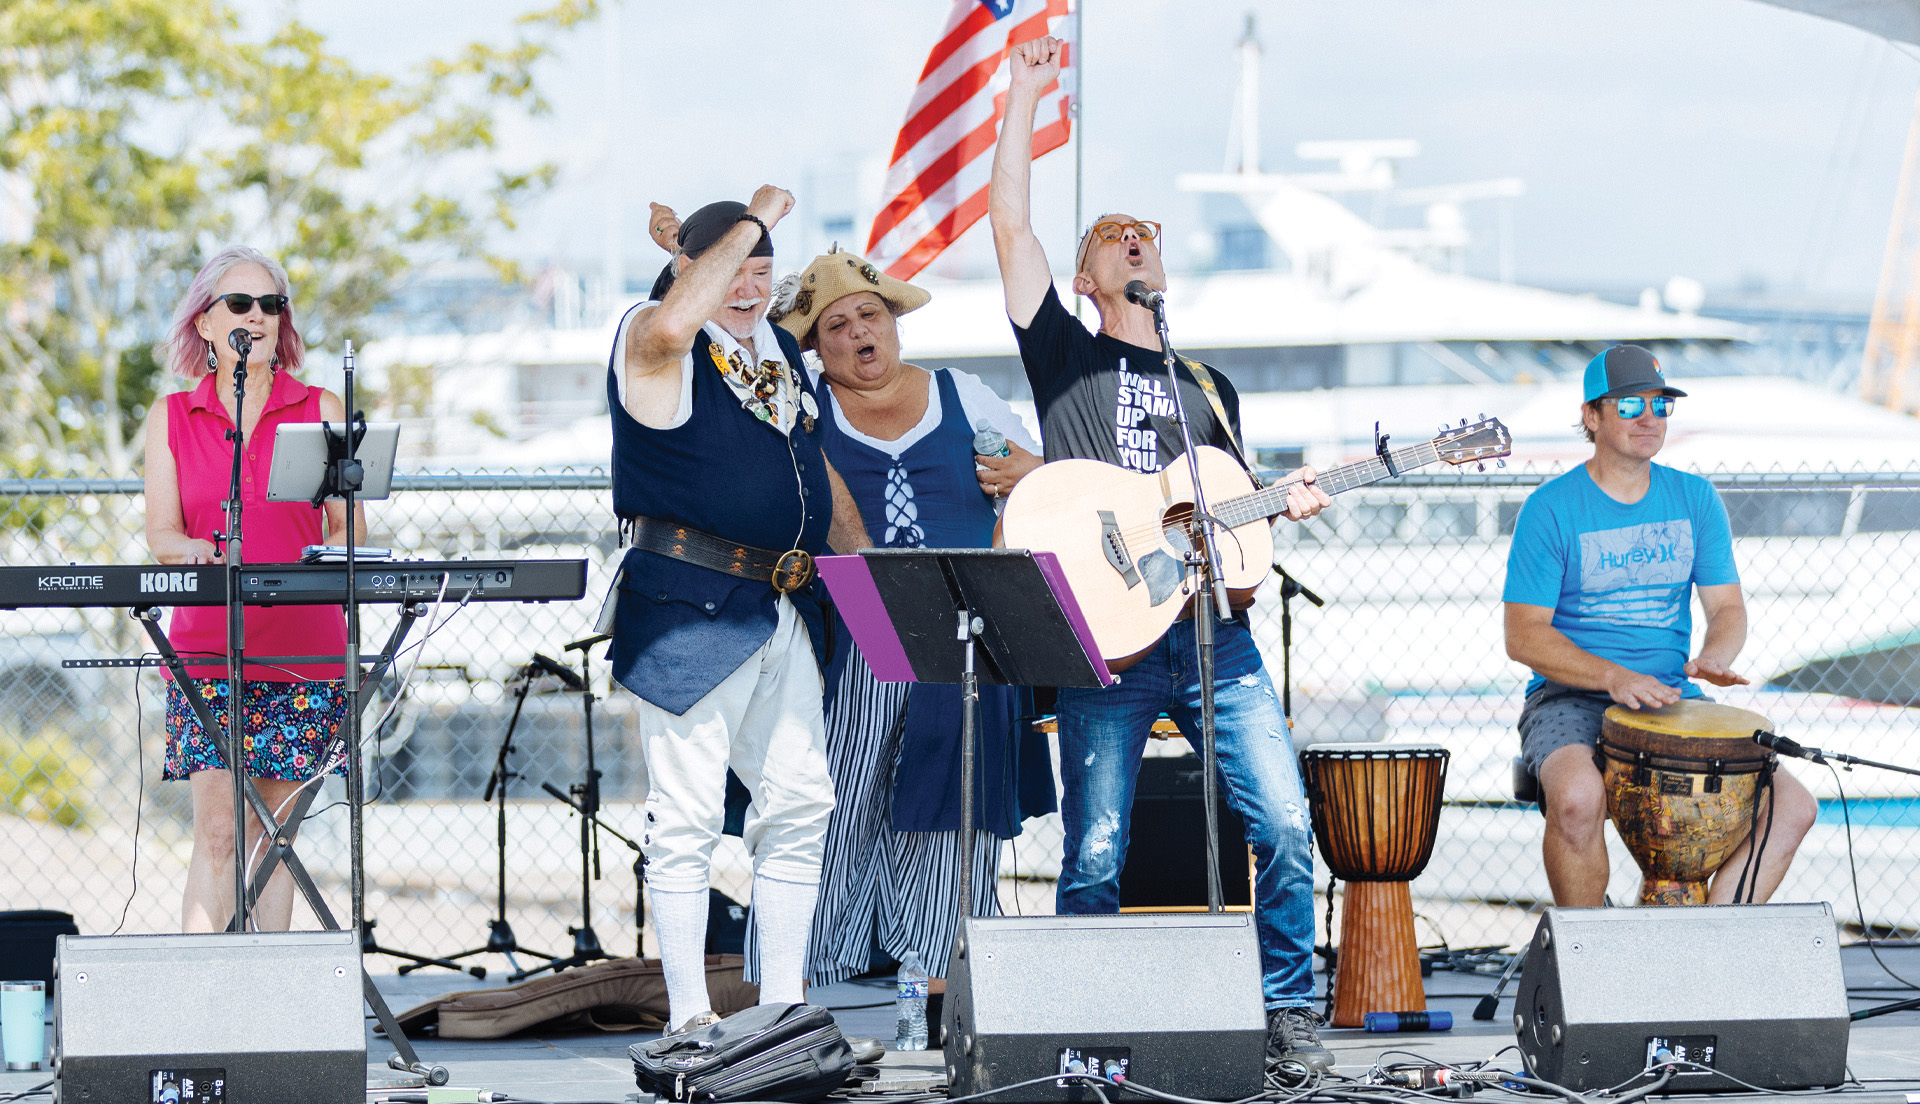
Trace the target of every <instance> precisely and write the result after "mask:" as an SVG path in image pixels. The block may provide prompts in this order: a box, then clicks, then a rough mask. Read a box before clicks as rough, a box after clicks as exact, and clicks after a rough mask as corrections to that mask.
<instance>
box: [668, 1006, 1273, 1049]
mask: <svg viewBox="0 0 1920 1104" xmlns="http://www.w3.org/2000/svg"><path fill="white" fill-rule="evenodd" d="M719 1022H720V1014H719V1013H718V1012H712V1011H708V1012H702V1013H700V1014H699V1015H698V1016H694V1017H691V1018H690V1019H688V1020H687V1022H686V1023H683V1024H681V1025H680V1026H679V1027H676V1028H674V1029H673V1030H671V1031H669V1032H667V1033H666V1034H667V1035H668V1036H673V1035H685V1034H686V1033H687V1032H689V1031H698V1030H700V1029H701V1028H703V1027H712V1026H713V1025H714V1024H717V1023H719ZM1268 1048H1269V1050H1271V1048H1272V1044H1268Z"/></svg>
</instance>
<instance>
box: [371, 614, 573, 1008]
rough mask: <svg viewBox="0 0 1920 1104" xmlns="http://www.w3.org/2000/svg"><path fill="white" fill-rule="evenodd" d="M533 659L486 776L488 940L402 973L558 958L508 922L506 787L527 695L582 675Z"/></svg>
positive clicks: (475, 970) (480, 973)
mask: <svg viewBox="0 0 1920 1104" xmlns="http://www.w3.org/2000/svg"><path fill="white" fill-rule="evenodd" d="M533 660H534V661H533V662H532V663H529V664H527V665H526V666H525V667H522V668H520V670H519V673H518V674H516V675H515V676H514V681H516V682H518V683H519V684H520V685H519V687H518V688H516V689H515V690H514V692H513V715H512V716H511V717H509V718H508V719H507V731H506V735H504V736H502V737H501V738H500V750H499V751H498V752H497V753H496V754H495V755H494V759H493V773H492V774H490V775H488V776H487V791H486V793H485V794H484V795H483V796H482V797H481V800H482V801H494V799H495V798H498V799H499V800H498V801H497V802H496V804H495V811H496V814H497V820H496V826H497V830H496V832H495V840H494V847H495V855H496V857H497V858H498V860H499V870H498V877H499V880H498V881H497V882H496V883H495V890H496V892H497V897H496V899H495V910H494V914H493V919H491V920H489V921H487V942H486V944H485V945H484V946H479V947H475V948H473V949H471V950H466V951H461V952H459V953H457V954H450V955H448V956H446V958H444V959H436V960H434V961H432V962H420V963H412V964H409V965H406V966H402V967H400V970H399V972H400V973H403V974H404V973H407V972H409V971H412V970H417V969H419V968H420V967H421V966H437V965H441V964H442V963H446V962H455V961H458V960H459V959H463V958H472V957H473V956H475V955H483V954H497V955H505V956H506V959H507V965H508V967H509V968H510V969H512V970H515V971H518V970H519V969H520V962H519V960H518V959H516V958H515V957H514V955H516V954H523V955H529V956H531V957H534V958H541V959H545V960H547V961H548V962H552V961H553V960H554V959H555V958H558V957H559V956H558V955H550V954H548V953H547V952H545V951H536V950H534V949H533V948H531V947H522V946H521V945H520V941H519V939H518V938H516V937H515V935H514V933H513V925H512V924H511V923H509V922H508V921H507V787H508V786H509V785H510V784H511V783H512V782H513V780H514V779H516V778H519V777H521V775H520V772H518V771H516V770H514V769H513V765H512V758H513V732H514V729H516V728H518V727H519V725H520V711H521V709H523V708H525V706H526V704H527V695H528V694H529V693H531V692H532V691H533V684H534V683H535V682H536V681H537V680H538V679H539V678H540V677H541V675H543V674H554V675H555V676H556V677H558V678H559V679H560V680H561V682H563V683H565V684H566V685H567V686H569V687H572V688H575V689H581V688H583V687H582V686H581V684H580V676H579V675H576V674H574V673H573V671H572V670H570V669H568V668H566V667H562V666H561V665H560V664H557V663H554V662H553V660H551V659H548V658H547V657H546V656H543V655H540V654H539V653H538V652H536V653H534V657H533ZM543 661H544V662H543ZM556 669H557V670H556ZM468 972H469V973H471V974H473V976H475V977H481V978H483V977H486V976H487V970H486V967H484V966H471V967H468Z"/></svg>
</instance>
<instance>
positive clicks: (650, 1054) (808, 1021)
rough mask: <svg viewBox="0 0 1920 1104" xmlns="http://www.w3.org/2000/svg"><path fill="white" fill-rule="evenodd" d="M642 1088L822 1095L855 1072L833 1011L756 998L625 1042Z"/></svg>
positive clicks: (693, 1098)
mask: <svg viewBox="0 0 1920 1104" xmlns="http://www.w3.org/2000/svg"><path fill="white" fill-rule="evenodd" d="M627 1053H628V1054H629V1055H630V1056H632V1058H633V1073H634V1078H635V1080H637V1081H638V1082H639V1084H640V1087H641V1088H642V1089H645V1090H646V1091H648V1092H650V1093H653V1094H655V1095H656V1096H660V1097H662V1098H664V1099H667V1100H674V1101H689V1102H698V1104H710V1102H711V1104H725V1102H727V1101H732V1100H785V1101H802V1102H804V1101H816V1100H824V1099H826V1096H827V1094H828V1093H831V1092H833V1091H834V1090H835V1089H838V1088H839V1087H840V1086H842V1085H844V1084H845V1083H846V1080H847V1076H848V1075H849V1074H851V1073H852V1072H853V1067H854V1063H853V1052H852V1051H851V1050H850V1049H849V1048H848V1046H847V1040H846V1038H845V1037H844V1036H842V1035H841V1034H840V1025H838V1024H836V1023H835V1022H834V1020H833V1014H832V1013H830V1012H828V1011H827V1010H826V1009H824V1008H821V1007H819V1006H817V1005H812V1004H760V1005H755V1006H754V1007H752V1008H749V1009H747V1010H745V1011H743V1012H736V1013H734V1014H733V1015H731V1016H728V1017H727V1018H726V1019H724V1020H721V1021H720V1022H719V1023H717V1024H711V1025H709V1026H707V1027H703V1028H701V1029H699V1030H698V1031H689V1032H687V1033H686V1034H685V1035H671V1036H667V1037H664V1038H660V1039H655V1040H653V1041H651V1042H646V1043H635V1044H634V1045H633V1046H630V1047H628V1048H627Z"/></svg>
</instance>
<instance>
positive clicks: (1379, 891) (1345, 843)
mask: <svg viewBox="0 0 1920 1104" xmlns="http://www.w3.org/2000/svg"><path fill="white" fill-rule="evenodd" d="M1447 759H1448V752H1447V749H1445V748H1443V747H1440V746H1438V745H1434V744H1319V745H1315V746H1313V747H1310V748H1308V749H1307V750H1305V751H1303V752H1301V753H1300V772H1301V775H1302V776H1303V778H1304V779H1305V782H1306V790H1307V797H1308V800H1309V802H1310V803H1311V805H1312V808H1313V833H1314V835H1315V836H1317V837H1319V840H1320V854H1321V856H1322V857H1323V858H1325V859H1326V861H1327V866H1328V868H1329V869H1331V870H1332V871H1333V873H1334V876H1335V877H1337V878H1339V879H1340V880H1342V881H1344V882H1346V883H1347V884H1346V888H1345V890H1344V893H1343V896H1342V902H1343V904H1344V906H1345V908H1344V912H1343V915H1342V916H1341V918H1340V944H1339V948H1340V955H1339V962H1338V964H1337V965H1336V966H1335V967H1334V977H1333V1024H1334V1026H1336V1027H1359V1026H1361V1025H1362V1024H1363V1023H1364V1022H1365V1019H1366V1014H1367V1013H1369V1012H1408V1011H1415V1012H1417V1011H1421V1010H1424V1009H1425V1008H1426V1007H1427V994H1426V990H1425V988H1424V987H1423V986H1422V985H1421V983H1420V950H1419V944H1418V943H1417V942H1416V941H1415V939H1414V935H1413V895H1412V894H1411V893H1410V892H1409V891H1408V888H1407V883H1408V882H1411V881H1412V880H1413V879H1415V878H1417V877H1419V876H1420V872H1421V871H1422V870H1425V869H1426V867H1427V860H1428V859H1429V858H1431V857H1432V856H1433V841H1434V835H1435V832H1436V830H1437V829H1438V828H1439V825H1440V796H1441V794H1442V792H1444V791H1445V789H1446V784H1447ZM1328 934H1329V936H1331V934H1332V933H1328Z"/></svg>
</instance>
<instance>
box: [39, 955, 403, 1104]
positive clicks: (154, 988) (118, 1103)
mask: <svg viewBox="0 0 1920 1104" xmlns="http://www.w3.org/2000/svg"><path fill="white" fill-rule="evenodd" d="M56 970H57V972H58V974H59V985H58V987H57V988H56V990H55V998H54V1053H55V1055H56V1060H57V1062H58V1064H57V1065H56V1066H55V1069H56V1071H57V1072H56V1081H55V1084H56V1086H57V1087H56V1089H55V1093H56V1096H55V1100H56V1102H57V1104H122V1102H126V1101H153V1102H156V1104H157V1102H159V1101H162V1100H167V1101H178V1102H179V1104H210V1102H219V1104H228V1102H231V1104H253V1102H255V1101H268V1100H270V1101H274V1102H275V1104H360V1102H361V1101H363V1100H365V1099H366V1086H367V1036H366V1026H365V1019H364V1017H363V1013H362V1005H361V1002H362V1000H363V999H364V997H363V994H362V991H361V973H360V949H359V947H357V946H356V945H355V943H354V938H353V933H352V932H350V931H317V932H252V933H246V934H218V935H108V936H62V937H61V938H60V943H59V961H58V963H57V965H56ZM189 1082H191V1084H189Z"/></svg>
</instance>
